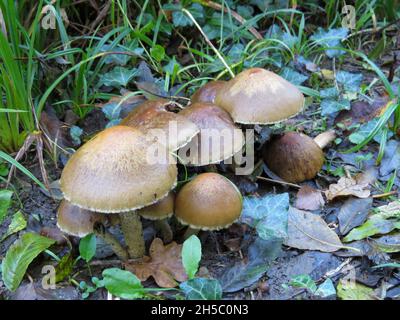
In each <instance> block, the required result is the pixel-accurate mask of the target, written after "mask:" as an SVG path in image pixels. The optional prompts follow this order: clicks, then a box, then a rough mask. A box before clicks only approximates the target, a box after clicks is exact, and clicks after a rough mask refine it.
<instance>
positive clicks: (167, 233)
mask: <svg viewBox="0 0 400 320" xmlns="http://www.w3.org/2000/svg"><path fill="white" fill-rule="evenodd" d="M174 204H175V193H174V192H172V191H171V192H170V193H169V194H168V195H167V196H166V197H165V198H163V199H161V200H160V201H158V202H156V203H155V204H152V205H150V206H147V207H144V208H142V209H139V210H138V211H137V213H138V215H140V216H141V217H143V218H145V219H148V220H154V221H155V225H156V228H157V229H159V230H160V231H161V234H162V237H163V240H164V243H169V242H171V241H172V238H173V234H172V230H171V227H170V226H169V224H168V221H167V219H168V218H169V217H171V216H172V215H173V214H174Z"/></svg>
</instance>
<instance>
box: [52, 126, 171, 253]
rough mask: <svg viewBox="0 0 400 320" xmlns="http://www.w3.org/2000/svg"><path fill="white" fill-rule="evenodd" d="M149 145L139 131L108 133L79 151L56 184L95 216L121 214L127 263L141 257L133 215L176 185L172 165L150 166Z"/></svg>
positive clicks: (138, 230) (123, 129) (137, 220)
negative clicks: (99, 214) (95, 213)
mask: <svg viewBox="0 0 400 320" xmlns="http://www.w3.org/2000/svg"><path fill="white" fill-rule="evenodd" d="M153 144H155V145H156V148H159V149H163V148H165V147H164V146H161V145H159V144H158V143H157V142H154V141H149V140H148V139H147V137H146V135H145V134H144V133H143V132H141V131H140V130H139V129H134V128H130V127H127V126H114V127H111V128H108V129H106V130H104V131H102V132H100V133H99V134H97V135H96V136H95V137H94V138H92V139H91V140H90V141H88V142H87V143H86V144H84V145H83V146H82V147H81V148H79V149H78V150H77V151H76V152H75V154H73V155H72V157H71V158H70V159H69V161H68V162H67V164H66V166H65V168H64V170H63V172H62V175H61V179H60V183H61V191H62V192H63V194H64V198H65V199H67V200H68V201H70V202H71V203H72V204H74V205H76V206H78V207H80V208H83V209H87V210H90V211H95V212H102V213H107V214H116V213H117V214H119V216H120V223H121V229H122V232H123V233H124V237H125V243H126V244H127V247H128V248H127V249H128V253H129V256H130V257H131V258H140V257H142V256H143V255H144V253H145V247H144V239H143V231H142V223H141V221H140V217H139V216H138V215H137V213H136V210H137V209H140V208H142V207H145V206H148V205H151V204H153V203H155V202H157V201H159V200H161V199H163V198H164V197H165V196H167V195H168V193H169V191H170V190H172V189H173V188H174V187H175V185H176V182H177V168H176V165H175V164H174V163H173V161H172V159H164V161H154V162H149V159H148V150H149V149H148V148H149V147H152V146H154V145H153Z"/></svg>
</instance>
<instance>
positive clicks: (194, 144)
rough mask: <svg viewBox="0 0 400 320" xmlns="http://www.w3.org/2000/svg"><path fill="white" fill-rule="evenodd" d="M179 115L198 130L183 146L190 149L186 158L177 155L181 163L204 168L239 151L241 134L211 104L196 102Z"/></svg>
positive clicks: (241, 141) (218, 108) (223, 114)
mask: <svg viewBox="0 0 400 320" xmlns="http://www.w3.org/2000/svg"><path fill="white" fill-rule="evenodd" d="M179 114H180V115H182V116H185V117H186V118H188V119H189V120H190V121H192V122H194V123H195V124H196V125H197V126H198V127H199V128H200V132H199V134H198V135H197V136H196V137H194V138H193V140H192V141H191V142H190V143H189V144H188V145H186V147H185V149H189V150H190V155H189V156H187V157H186V156H183V155H181V153H180V159H184V160H185V161H184V162H185V164H188V165H192V166H204V165H208V164H215V163H219V162H221V161H223V160H226V159H228V158H230V157H232V156H233V155H234V154H236V153H237V152H239V151H240V150H241V149H242V147H243V144H244V136H243V132H242V131H241V130H240V129H239V128H237V127H236V126H235V124H234V122H233V121H232V118H231V117H230V115H229V114H228V113H227V112H226V111H225V110H223V109H221V108H220V107H218V106H216V105H215V104H212V103H205V102H197V103H194V104H192V105H190V106H188V107H186V108H185V109H184V110H182V111H181V112H180V113H179Z"/></svg>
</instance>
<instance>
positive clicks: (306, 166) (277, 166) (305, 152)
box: [263, 132, 324, 182]
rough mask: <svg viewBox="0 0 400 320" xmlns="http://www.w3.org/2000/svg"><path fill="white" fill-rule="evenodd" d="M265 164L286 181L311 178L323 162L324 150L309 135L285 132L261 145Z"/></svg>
mask: <svg viewBox="0 0 400 320" xmlns="http://www.w3.org/2000/svg"><path fill="white" fill-rule="evenodd" d="M263 158H264V161H265V163H266V164H267V166H268V167H269V168H270V169H271V170H272V171H273V172H275V173H276V174H277V175H278V176H279V177H281V178H282V179H284V180H285V181H287V182H302V181H305V180H309V179H313V178H314V177H315V176H316V175H317V173H318V172H319V171H320V170H321V168H322V165H323V164H324V152H323V151H322V150H321V148H320V147H319V146H318V145H317V144H316V143H315V141H314V140H313V139H312V138H310V137H309V136H307V135H305V134H302V133H297V132H286V133H285V134H283V135H281V136H279V137H276V138H273V139H272V140H271V141H270V142H267V143H266V144H265V145H264V147H263Z"/></svg>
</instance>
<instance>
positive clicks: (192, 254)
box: [182, 235, 201, 279]
mask: <svg viewBox="0 0 400 320" xmlns="http://www.w3.org/2000/svg"><path fill="white" fill-rule="evenodd" d="M200 260H201V242H200V240H199V238H198V237H196V236H195V235H192V236H191V237H190V238H188V239H186V240H185V242H184V243H183V246H182V264H183V267H184V268H185V271H186V273H187V275H188V278H189V279H193V278H194V276H195V274H196V273H197V270H198V269H199V263H200Z"/></svg>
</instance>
